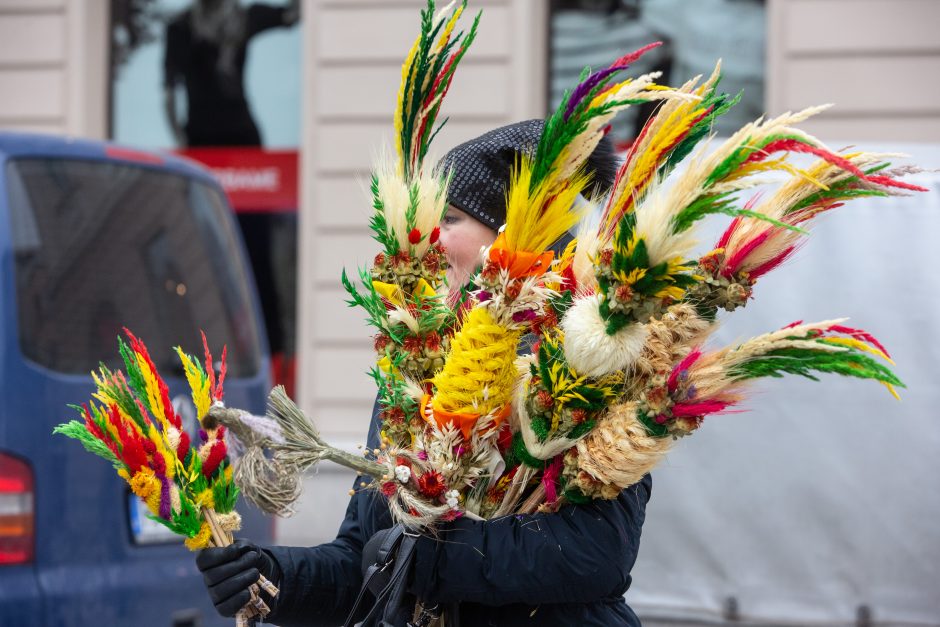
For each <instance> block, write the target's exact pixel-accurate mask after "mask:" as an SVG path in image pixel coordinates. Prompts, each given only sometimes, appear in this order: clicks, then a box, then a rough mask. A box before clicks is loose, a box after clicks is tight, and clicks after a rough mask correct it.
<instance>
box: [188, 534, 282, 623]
mask: <svg viewBox="0 0 940 627" xmlns="http://www.w3.org/2000/svg"><path fill="white" fill-rule="evenodd" d="M196 566H197V567H198V568H199V570H200V571H202V578H203V580H204V581H205V584H206V588H207V589H208V590H209V598H210V599H211V600H212V604H213V605H215V609H216V611H218V613H219V614H221V615H222V616H228V617H232V616H235V614H236V613H238V610H240V609H242V607H244V606H245V604H246V603H248V601H249V599H250V598H251V592H250V591H249V590H248V588H249V587H250V586H251V585H252V584H254V583H258V576H259V575H264V576H265V577H267V578H268V579H269V580H270V581H271V582H273V583H277V582H278V581H279V580H280V575H281V569H280V568H279V567H278V565H277V562H275V561H274V559H273V558H272V557H271V556H270V555H269V554H268V553H267V552H266V551H265V550H264V549H262V548H261V547H259V546H258V545H257V544H254V543H253V542H250V541H248V540H245V539H242V538H239V539H237V540H235V542H233V543H232V544H230V545H229V546H226V547H222V548H208V549H203V550H201V551H200V552H199V555H197V556H196ZM261 595H262V598H263V599H264V602H265V603H267V604H268V607H270V608H271V610H272V611H273V610H274V607H275V603H276V600H275V599H272V598H271V597H270V596H269V595H268V594H267V593H266V592H264V591H263V590H262V591H261Z"/></svg>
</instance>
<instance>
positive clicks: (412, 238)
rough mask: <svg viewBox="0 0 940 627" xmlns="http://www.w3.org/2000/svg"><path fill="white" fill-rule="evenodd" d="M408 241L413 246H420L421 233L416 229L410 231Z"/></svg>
mask: <svg viewBox="0 0 940 627" xmlns="http://www.w3.org/2000/svg"><path fill="white" fill-rule="evenodd" d="M408 241H409V242H410V243H411V244H413V245H417V244H420V243H421V231H419V230H418V229H411V232H410V233H408Z"/></svg>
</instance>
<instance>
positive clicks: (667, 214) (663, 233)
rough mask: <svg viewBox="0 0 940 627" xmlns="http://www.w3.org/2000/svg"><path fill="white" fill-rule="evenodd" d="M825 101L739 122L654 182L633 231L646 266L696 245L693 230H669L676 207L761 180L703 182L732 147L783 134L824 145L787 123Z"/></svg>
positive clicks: (814, 110)
mask: <svg viewBox="0 0 940 627" xmlns="http://www.w3.org/2000/svg"><path fill="white" fill-rule="evenodd" d="M829 106H830V105H820V106H818V107H809V108H807V109H804V110H802V111H798V112H797V113H790V112H787V113H784V114H783V115H780V116H777V117H776V118H772V119H770V120H764V119H763V118H758V119H757V120H755V121H754V122H751V123H750V124H746V125H744V126H743V127H741V128H740V129H739V130H738V131H737V132H736V133H734V134H733V135H732V136H731V137H730V138H728V139H727V140H725V141H724V142H722V143H721V145H720V146H719V147H718V148H717V149H715V150H714V151H713V152H711V153H710V154H706V153H708V150H709V148H708V144H709V143H710V142H706V143H705V145H703V146H702V147H701V148H699V149H698V150H697V151H696V152H695V154H694V155H693V156H692V157H691V158H690V159H689V160H688V162H689V165H688V168H687V169H686V170H685V171H684V172H682V173H681V174H679V175H678V176H677V177H676V181H675V183H674V184H673V185H671V186H669V187H663V186H657V187H658V189H657V190H656V191H655V192H654V193H653V194H651V195H649V196H647V198H646V200H645V201H644V202H643V203H642V204H641V205H640V206H639V207H637V210H636V232H637V233H638V234H640V235H641V236H642V237H643V238H644V240H645V241H646V249H647V253H648V254H649V257H650V265H651V266H654V265H656V264H658V263H662V262H664V261H668V260H669V259H672V258H674V257H677V256H681V257H685V256H687V255H688V253H689V251H690V250H691V249H692V248H693V247H694V246H695V244H696V243H697V242H696V240H695V238H694V236H693V234H692V231H693V230H694V229H688V230H686V231H685V232H683V233H680V234H674V233H673V232H672V229H673V220H674V219H675V217H676V215H677V214H678V212H679V211H681V210H682V209H683V208H685V207H687V206H689V205H690V204H691V203H692V202H693V201H695V199H696V198H698V197H699V196H701V195H702V194H703V193H705V192H706V191H707V192H709V193H712V192H719V191H720V192H728V191H739V190H744V189H748V188H752V187H755V186H757V185H760V184H762V183H765V182H766V181H765V180H763V179H761V178H759V177H753V176H751V177H745V178H742V179H733V180H730V181H718V182H716V183H715V184H712V185H710V186H709V185H708V184H707V180H708V177H709V175H711V173H712V172H713V171H714V170H715V168H717V167H718V165H719V164H721V163H722V162H723V161H724V160H725V159H726V158H727V157H728V156H729V155H731V154H732V153H733V152H734V151H736V150H737V149H738V148H740V147H741V146H742V145H745V143H746V141H748V140H751V141H754V140H756V139H758V138H764V137H768V136H771V135H774V134H778V133H786V134H788V135H790V136H792V137H796V138H799V139H800V140H802V141H805V142H806V143H807V144H810V145H813V146H818V147H821V148H823V149H826V150H828V148H827V147H826V146H825V145H824V144H823V143H822V142H821V141H819V140H818V139H816V138H815V137H813V136H812V135H809V134H807V133H805V132H803V131H801V130H799V129H797V128H793V126H792V125H794V124H797V123H799V122H802V121H804V120H806V119H807V118H809V117H812V116H813V115H816V114H817V113H820V112H821V111H824V110H825V109H827V108H829Z"/></svg>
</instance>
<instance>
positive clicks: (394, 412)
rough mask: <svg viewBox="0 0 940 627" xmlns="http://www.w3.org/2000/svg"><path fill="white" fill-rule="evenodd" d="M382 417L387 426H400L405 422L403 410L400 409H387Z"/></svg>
mask: <svg viewBox="0 0 940 627" xmlns="http://www.w3.org/2000/svg"><path fill="white" fill-rule="evenodd" d="M383 417H384V419H385V422H386V423H388V424H396V425H397V424H401V423H403V422H404V421H405V410H403V409H402V408H401V407H389V408H388V409H386V410H385V412H384V413H383Z"/></svg>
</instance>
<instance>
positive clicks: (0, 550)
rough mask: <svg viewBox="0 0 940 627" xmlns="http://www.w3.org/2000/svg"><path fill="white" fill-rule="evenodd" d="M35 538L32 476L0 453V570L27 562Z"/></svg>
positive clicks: (20, 463)
mask: <svg viewBox="0 0 940 627" xmlns="http://www.w3.org/2000/svg"><path fill="white" fill-rule="evenodd" d="M35 535H36V525H35V519H34V517H33V472H32V470H30V468H29V465H28V464H26V462H24V461H22V460H20V459H17V458H16V457H12V456H10V455H7V454H5V453H0V566H2V565H5V564H25V563H27V562H31V561H32V560H33V545H34V544H35V542H34V538H35Z"/></svg>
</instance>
